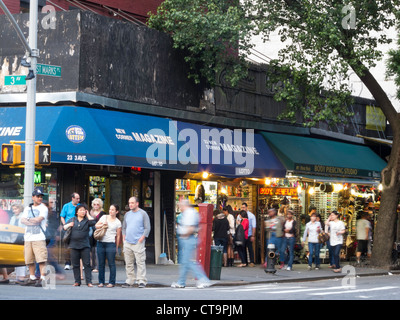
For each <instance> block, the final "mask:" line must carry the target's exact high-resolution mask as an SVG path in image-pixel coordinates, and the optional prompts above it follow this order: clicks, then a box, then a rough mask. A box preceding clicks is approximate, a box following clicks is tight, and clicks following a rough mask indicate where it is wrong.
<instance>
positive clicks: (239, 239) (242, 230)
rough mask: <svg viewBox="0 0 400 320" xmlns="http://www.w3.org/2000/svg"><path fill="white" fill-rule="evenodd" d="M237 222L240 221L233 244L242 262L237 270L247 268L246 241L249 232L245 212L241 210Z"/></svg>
mask: <svg viewBox="0 0 400 320" xmlns="http://www.w3.org/2000/svg"><path fill="white" fill-rule="evenodd" d="M237 221H240V224H239V225H238V226H237V228H236V232H235V234H236V238H235V244H236V246H237V251H238V254H239V257H240V260H241V261H242V263H241V264H239V265H238V267H239V268H242V267H246V266H247V257H246V241H247V239H248V237H249V236H248V234H249V233H248V232H249V219H248V218H247V212H246V211H244V210H241V211H240V212H239V215H238V219H237Z"/></svg>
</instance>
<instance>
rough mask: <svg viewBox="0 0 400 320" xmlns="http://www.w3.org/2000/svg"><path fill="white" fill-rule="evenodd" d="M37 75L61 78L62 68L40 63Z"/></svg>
mask: <svg viewBox="0 0 400 320" xmlns="http://www.w3.org/2000/svg"><path fill="white" fill-rule="evenodd" d="M36 74H40V75H43V76H52V77H61V67H60V66H51V65H49V64H41V63H38V64H37V68H36Z"/></svg>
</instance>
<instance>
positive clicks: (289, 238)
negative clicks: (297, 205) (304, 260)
mask: <svg viewBox="0 0 400 320" xmlns="http://www.w3.org/2000/svg"><path fill="white" fill-rule="evenodd" d="M293 216H294V212H293V211H292V210H287V213H286V221H285V224H284V227H283V228H284V229H283V231H284V232H285V237H284V238H283V252H286V248H288V247H289V258H288V265H287V268H286V270H288V271H291V270H292V267H293V261H294V245H295V243H296V228H297V224H296V220H294V219H293ZM285 260H287V257H286V259H285Z"/></svg>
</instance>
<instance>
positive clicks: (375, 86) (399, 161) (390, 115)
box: [359, 68, 400, 267]
mask: <svg viewBox="0 0 400 320" xmlns="http://www.w3.org/2000/svg"><path fill="white" fill-rule="evenodd" d="M359 77H360V79H361V81H362V82H363V83H364V84H365V85H366V87H367V88H368V90H369V91H370V92H371V94H372V95H373V97H374V98H375V100H376V102H377V103H378V106H379V107H380V108H381V109H382V111H383V113H384V114H385V116H386V118H387V120H388V121H389V123H390V125H391V127H392V130H393V144H392V151H391V153H390V158H389V162H388V165H387V167H386V168H385V169H383V170H382V187H383V190H382V198H381V204H380V208H379V214H378V218H377V223H376V227H375V233H374V239H373V240H374V242H373V249H372V257H371V264H372V265H373V266H377V267H390V264H391V254H392V249H393V243H394V241H395V229H396V225H395V224H396V221H397V216H396V215H397V205H398V203H399V196H400V178H399V173H400V121H399V115H398V113H397V111H396V109H395V108H394V107H393V105H392V103H391V101H390V100H389V98H388V96H387V94H386V93H385V92H384V91H383V90H382V87H381V86H380V85H379V83H378V82H377V81H376V79H375V78H374V77H373V76H372V74H371V73H370V72H369V70H367V69H366V68H365V70H364V73H363V74H361V75H360V74H359Z"/></svg>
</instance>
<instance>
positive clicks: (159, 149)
mask: <svg viewBox="0 0 400 320" xmlns="http://www.w3.org/2000/svg"><path fill="white" fill-rule="evenodd" d="M25 112H26V109H25V108H14V107H5V108H0V142H1V143H8V142H9V141H10V140H25V118H26V115H25ZM170 132H176V124H175V123H173V122H171V121H170V120H168V119H164V118H157V117H152V116H144V115H137V114H130V113H123V112H116V111H110V110H99V109H90V108H84V107H73V106H71V107H64V106H63V107H37V108H36V139H35V140H36V141H42V142H43V143H45V144H50V145H51V161H52V162H54V163H74V164H87V165H110V166H134V167H142V168H154V169H169V170H182V171H189V172H196V170H197V165H195V164H193V165H192V164H190V163H189V164H182V163H180V162H179V161H176V154H175V150H176V149H178V150H179V148H181V147H182V145H183V142H180V141H178V140H177V139H176V138H175V137H171V136H170ZM24 150H25V147H24V145H22V159H23V160H24V158H25V157H24Z"/></svg>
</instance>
